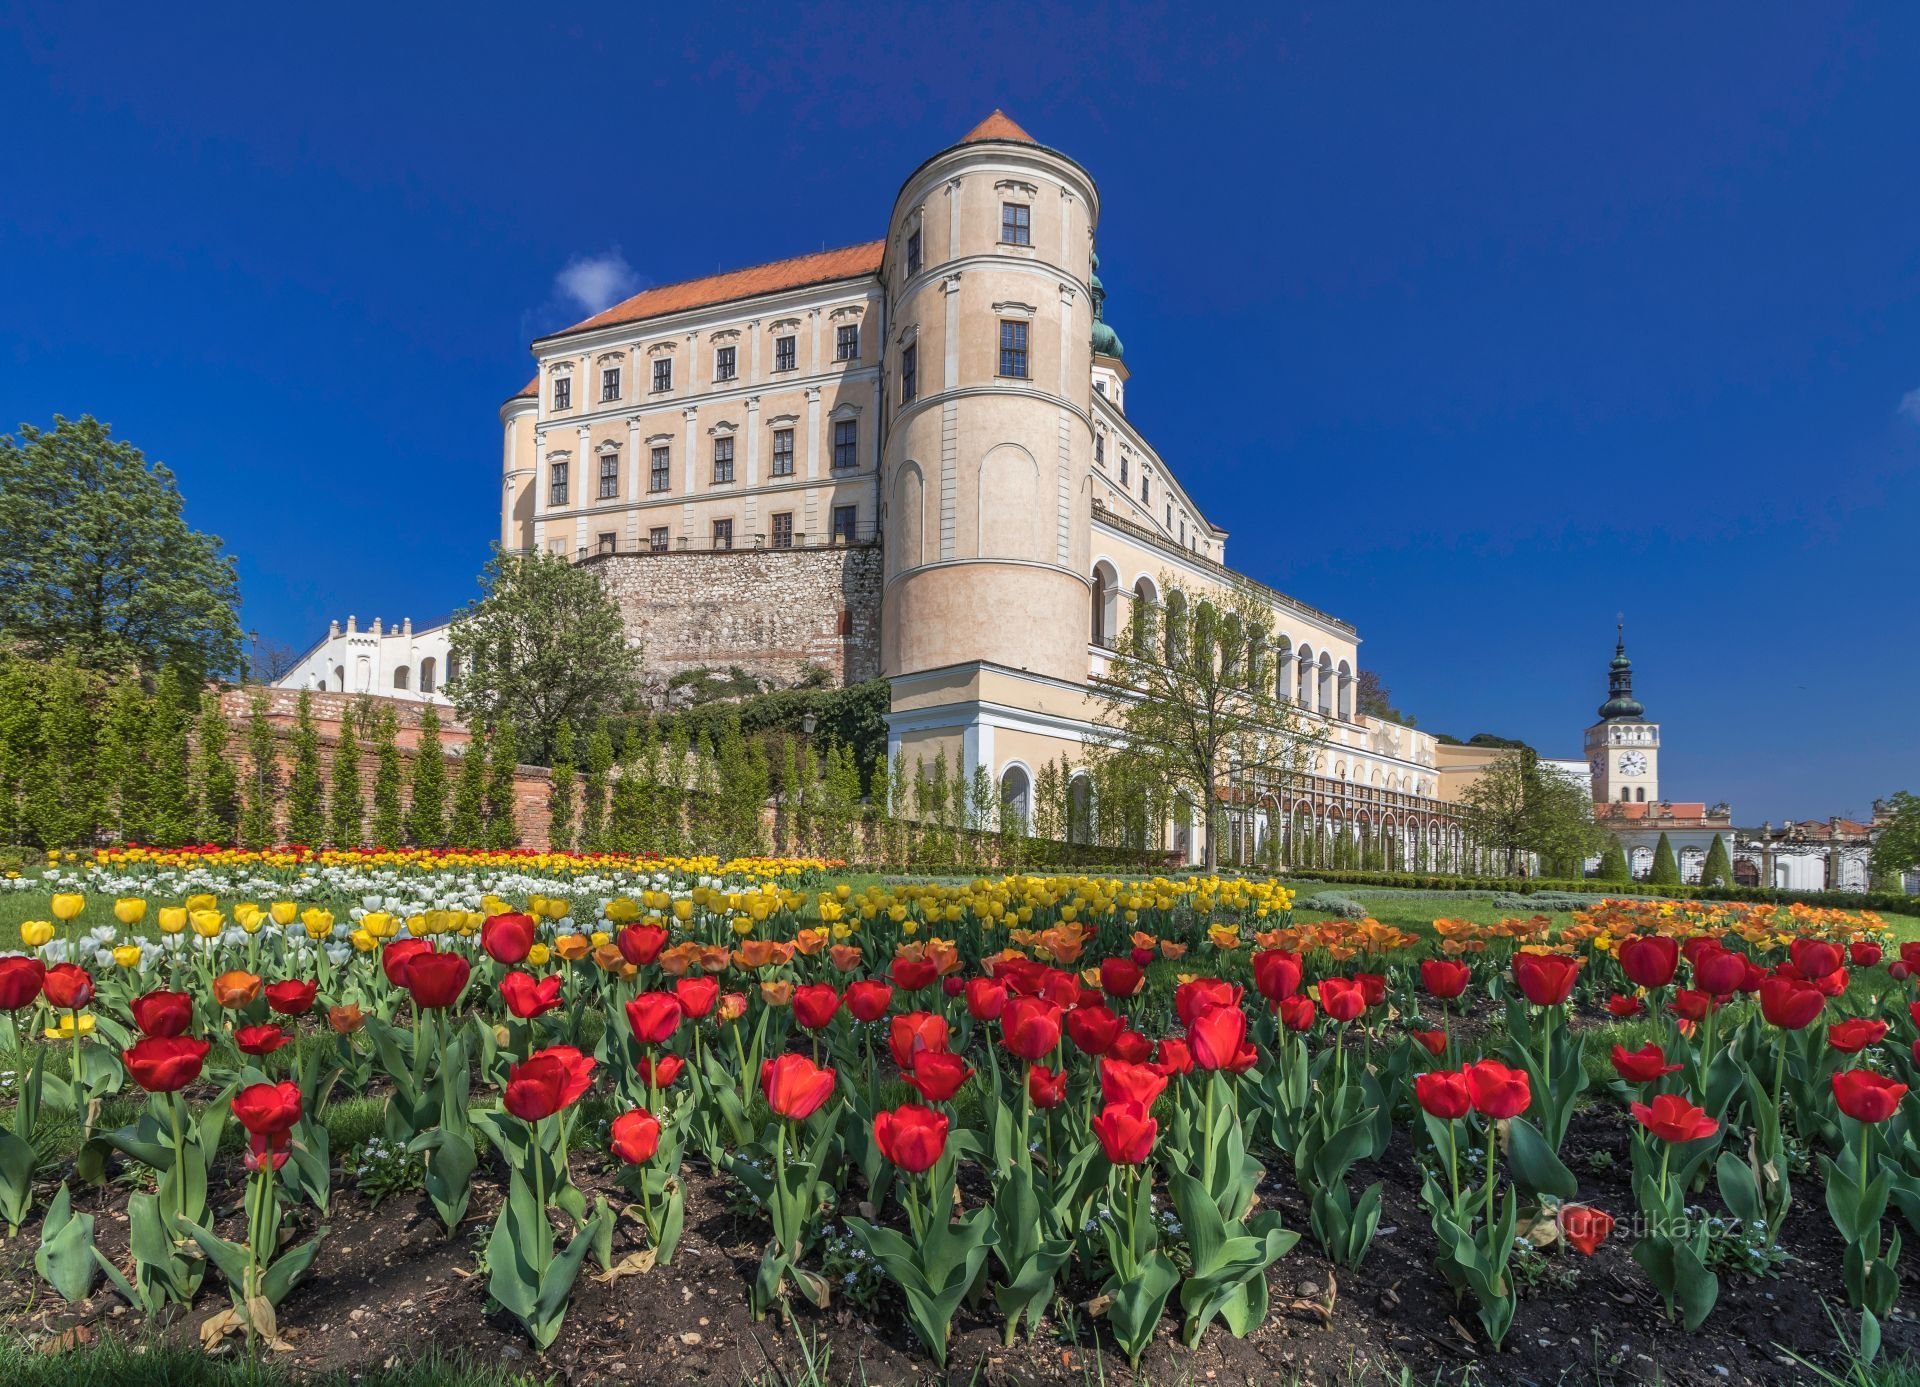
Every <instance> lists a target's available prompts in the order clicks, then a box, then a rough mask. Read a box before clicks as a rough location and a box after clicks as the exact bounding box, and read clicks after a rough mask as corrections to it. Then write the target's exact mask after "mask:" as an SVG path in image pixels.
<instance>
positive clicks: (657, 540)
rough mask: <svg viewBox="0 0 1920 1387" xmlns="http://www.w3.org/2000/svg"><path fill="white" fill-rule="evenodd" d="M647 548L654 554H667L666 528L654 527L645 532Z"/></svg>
mask: <svg viewBox="0 0 1920 1387" xmlns="http://www.w3.org/2000/svg"><path fill="white" fill-rule="evenodd" d="M647 548H648V549H649V550H650V551H652V552H653V553H655V554H664V553H666V552H667V527H666V526H665V525H655V526H654V527H653V528H652V529H650V530H648V531H647Z"/></svg>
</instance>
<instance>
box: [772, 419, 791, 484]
mask: <svg viewBox="0 0 1920 1387" xmlns="http://www.w3.org/2000/svg"><path fill="white" fill-rule="evenodd" d="M773 475H774V476H776V477H791V476H792V475H793V430H792V429H775V430H774V431H773Z"/></svg>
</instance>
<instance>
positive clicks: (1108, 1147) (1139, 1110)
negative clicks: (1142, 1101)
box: [1092, 1103, 1160, 1165]
mask: <svg viewBox="0 0 1920 1387" xmlns="http://www.w3.org/2000/svg"><path fill="white" fill-rule="evenodd" d="M1092 1126H1093V1134H1094V1135H1095V1136H1096V1137H1098V1138H1099V1139H1100V1149H1101V1150H1102V1151H1104V1152H1106V1155H1107V1159H1108V1160H1109V1161H1111V1162H1112V1163H1113V1164H1114V1165H1139V1164H1140V1163H1141V1162H1142V1161H1144V1160H1146V1158H1147V1153H1148V1152H1150V1151H1152V1150H1153V1143H1154V1139H1155V1138H1156V1137H1158V1136H1159V1135H1160V1124H1159V1123H1158V1122H1155V1121H1154V1120H1153V1118H1152V1117H1150V1116H1149V1115H1148V1113H1147V1110H1146V1109H1145V1108H1143V1107H1141V1106H1140V1105H1139V1104H1138V1103H1109V1104H1107V1106H1106V1107H1105V1108H1103V1109H1101V1111H1100V1115H1099V1116H1098V1117H1096V1118H1094V1119H1093V1123H1092Z"/></svg>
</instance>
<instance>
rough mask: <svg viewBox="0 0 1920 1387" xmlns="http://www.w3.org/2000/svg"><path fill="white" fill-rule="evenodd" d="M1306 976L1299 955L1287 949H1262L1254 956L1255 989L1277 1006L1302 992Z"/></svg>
mask: <svg viewBox="0 0 1920 1387" xmlns="http://www.w3.org/2000/svg"><path fill="white" fill-rule="evenodd" d="M1304 976H1305V971H1304V970H1303V969H1302V967H1301V965H1300V955H1298V954H1295V953H1289V952H1288V951H1287V950H1285V949H1262V950H1261V951H1260V952H1259V953H1257V954H1255V955H1254V956H1253V986H1254V989H1255V990H1256V991H1257V992H1259V994H1260V995H1261V996H1262V997H1265V998H1266V999H1267V1000H1268V1001H1269V1002H1271V1003H1273V1004H1274V1005H1275V1006H1278V1005H1279V1004H1280V1003H1281V1002H1283V1001H1285V1000H1286V999H1287V998H1289V997H1291V996H1293V995H1294V994H1295V993H1296V992H1298V991H1299V990H1300V983H1301V980H1302V978H1303V977H1304Z"/></svg>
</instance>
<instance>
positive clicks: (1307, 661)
mask: <svg viewBox="0 0 1920 1387" xmlns="http://www.w3.org/2000/svg"><path fill="white" fill-rule="evenodd" d="M1298 659H1299V669H1300V678H1299V682H1298V683H1297V684H1296V686H1295V688H1294V695H1293V701H1294V702H1295V703H1298V704H1299V705H1300V706H1301V707H1302V708H1311V707H1312V706H1313V647H1312V646H1310V645H1303V646H1301V647H1300V654H1299V657H1298Z"/></svg>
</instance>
